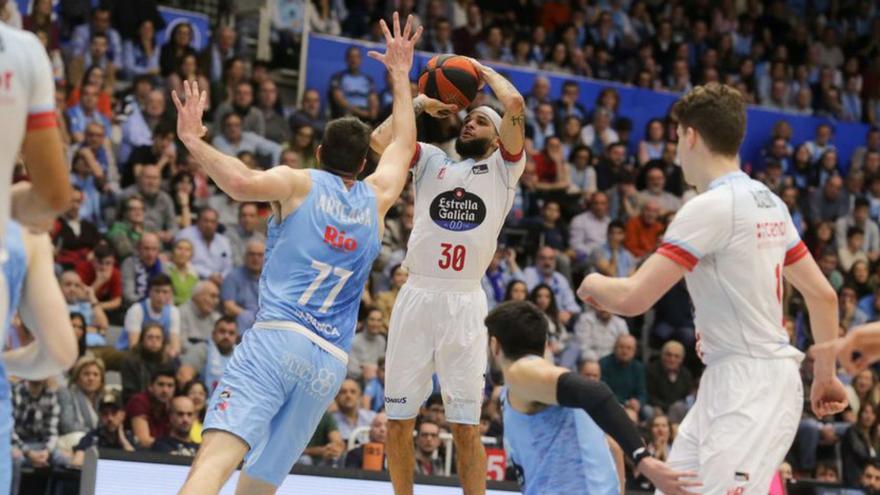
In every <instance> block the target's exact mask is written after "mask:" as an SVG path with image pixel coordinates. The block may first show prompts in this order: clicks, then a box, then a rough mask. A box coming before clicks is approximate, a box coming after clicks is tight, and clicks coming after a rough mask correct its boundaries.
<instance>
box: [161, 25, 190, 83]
mask: <svg viewBox="0 0 880 495" xmlns="http://www.w3.org/2000/svg"><path fill="white" fill-rule="evenodd" d="M192 42H193V28H192V26H191V25H190V24H189V23H188V22H181V23H180V24H178V25H176V26H174V29H172V30H171V36H169V39H168V41H166V43H165V45H163V46H162V52H161V54H160V55H159V73H160V74H161V75H162V77H168V76H170V75H171V73H172V72H174V71H175V70H176V69H177V67H179V66H180V61H181V60H182V59H183V57H184V56H186V55H195V56H196V57H198V53H197V52H196V51H195V49H194V48H193V47H192Z"/></svg>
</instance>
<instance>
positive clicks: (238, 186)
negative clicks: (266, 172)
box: [226, 175, 251, 201]
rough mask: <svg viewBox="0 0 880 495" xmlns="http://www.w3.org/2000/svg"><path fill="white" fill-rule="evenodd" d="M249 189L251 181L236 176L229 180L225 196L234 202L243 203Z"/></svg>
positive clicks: (245, 177) (244, 177) (247, 178)
mask: <svg viewBox="0 0 880 495" xmlns="http://www.w3.org/2000/svg"><path fill="white" fill-rule="evenodd" d="M250 188H251V180H250V178H249V177H247V176H245V175H236V176H234V177H232V178H231V179H230V180H229V186H228V187H227V189H228V190H227V191H226V194H228V195H229V197H230V198H232V199H234V200H235V201H245V200H246V199H247V195H248V191H250Z"/></svg>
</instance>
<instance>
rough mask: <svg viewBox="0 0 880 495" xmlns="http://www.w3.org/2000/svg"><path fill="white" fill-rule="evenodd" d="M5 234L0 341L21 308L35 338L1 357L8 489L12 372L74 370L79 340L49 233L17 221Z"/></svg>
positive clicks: (0, 476)
mask: <svg viewBox="0 0 880 495" xmlns="http://www.w3.org/2000/svg"><path fill="white" fill-rule="evenodd" d="M5 232H6V234H5V238H4V240H5V242H6V254H7V259H6V262H5V263H4V264H3V275H4V276H5V277H6V282H7V283H8V289H9V293H8V300H7V301H6V303H8V304H9V312H8V313H7V315H6V317H5V318H4V320H3V321H0V325H3V327H2V329H0V342H2V341H4V340H5V339H4V337H5V335H6V330H7V329H8V328H9V326H10V321H11V320H12V315H13V314H14V313H15V312H16V310H18V314H19V316H20V318H21V320H22V322H23V323H24V324H25V326H26V327H27V328H28V329H29V330H30V332H31V334H32V335H33V336H34V341H33V342H31V343H30V344H28V345H26V346H24V347H20V348H18V349H13V350H10V351H6V352H4V353H3V359H2V360H0V493H9V491H10V483H11V480H12V462H11V459H12V427H13V424H12V423H13V421H12V402H11V396H10V389H9V380H8V379H7V378H8V376H7V373H8V374H9V375H10V376H16V377H19V378H22V379H26V380H43V379H46V378H49V377H50V376H53V375H57V374H58V373H61V372H63V371H66V370H68V369H70V367H71V366H73V362H74V361H75V360H76V339H75V337H74V333H73V328H71V326H70V318H69V317H68V313H67V303H66V302H65V301H64V296H63V295H62V294H61V288H60V287H59V286H58V281H57V280H56V279H55V273H54V271H53V269H54V266H55V264H54V262H53V252H52V242H51V241H50V240H49V236H48V235H47V234H33V233H30V232H28V231H27V230H25V229H24V228H23V227H22V226H21V225H19V224H18V223H16V222H14V221H12V220H9V221H7V222H6V228H5ZM16 455H34V456H41V455H46V454H43V453H30V454H29V453H27V452H18V453H16ZM46 460H48V459H46Z"/></svg>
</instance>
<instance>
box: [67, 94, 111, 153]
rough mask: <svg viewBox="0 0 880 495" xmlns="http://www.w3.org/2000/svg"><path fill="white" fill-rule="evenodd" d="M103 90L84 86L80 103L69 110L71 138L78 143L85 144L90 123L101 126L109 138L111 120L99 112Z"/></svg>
mask: <svg viewBox="0 0 880 495" xmlns="http://www.w3.org/2000/svg"><path fill="white" fill-rule="evenodd" d="M100 92H101V89H100V88H99V87H98V86H96V85H94V84H86V85H85V86H83V88H82V91H81V93H80V97H79V103H77V104H76V105H75V106H73V107H70V108H68V109H67V120H68V121H69V122H70V126H69V129H70V137H71V139H72V140H73V141H74V142H76V143H81V142H83V139H85V136H86V126H87V125H88V124H89V123H90V122H97V123H98V124H101V125H102V126H103V128H104V129H105V130H106V132H107V136H108V137H109V135H110V134H109V132H110V119H108V118H107V117H106V116H105V115H104V114H102V113H101V112H100V111H98V94H99V93H100Z"/></svg>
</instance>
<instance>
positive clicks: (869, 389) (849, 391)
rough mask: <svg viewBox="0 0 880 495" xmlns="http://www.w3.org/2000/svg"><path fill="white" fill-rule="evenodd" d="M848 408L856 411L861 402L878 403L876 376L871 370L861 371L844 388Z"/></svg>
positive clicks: (879, 394) (879, 398)
mask: <svg viewBox="0 0 880 495" xmlns="http://www.w3.org/2000/svg"><path fill="white" fill-rule="evenodd" d="M846 398H847V401H848V402H849V408H850V409H852V410H853V411H858V410H859V409H860V408H861V406H862V403H863V402H870V403H872V404H878V403H880V388H878V387H877V374H876V373H875V372H874V370H872V369H866V370H862V371H861V372H859V374H857V375H856V376H854V377H853V379H852V382H850V384H849V385H847V386H846Z"/></svg>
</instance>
